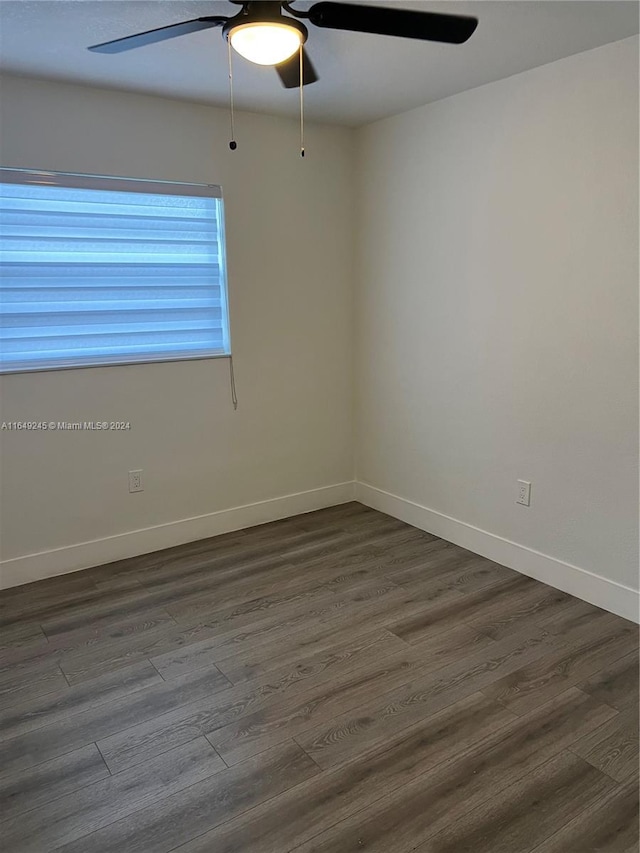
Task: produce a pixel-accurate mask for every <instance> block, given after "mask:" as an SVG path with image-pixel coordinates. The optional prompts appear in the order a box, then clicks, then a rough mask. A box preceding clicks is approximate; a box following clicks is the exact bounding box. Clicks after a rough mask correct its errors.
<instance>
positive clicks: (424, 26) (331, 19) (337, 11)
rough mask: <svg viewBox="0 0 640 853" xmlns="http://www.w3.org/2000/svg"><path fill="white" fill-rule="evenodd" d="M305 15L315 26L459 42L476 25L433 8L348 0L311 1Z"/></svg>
mask: <svg viewBox="0 0 640 853" xmlns="http://www.w3.org/2000/svg"><path fill="white" fill-rule="evenodd" d="M306 17H308V18H309V20H310V21H311V23H312V24H315V25H316V27H326V28H328V29H332V30H352V31H353V32H358V33H377V34H379V35H383V36H400V37H402V38H409V39H424V40H425V41H443V42H449V43H450V44H462V42H465V41H466V40H467V39H468V38H469V37H470V36H471V35H472V34H473V32H474V30H475V28H476V27H477V26H478V19H477V18H469V17H466V16H463V15H441V14H438V13H436V12H414V11H410V10H408V9H387V8H384V7H380V6H359V5H358V6H356V5H352V4H351V3H330V2H322V3H316V4H315V5H313V6H312V7H311V8H310V9H309V11H308V12H307V15H306Z"/></svg>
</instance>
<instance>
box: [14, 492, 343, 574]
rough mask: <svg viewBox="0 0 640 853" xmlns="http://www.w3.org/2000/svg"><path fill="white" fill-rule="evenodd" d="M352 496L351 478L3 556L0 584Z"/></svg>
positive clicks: (147, 550) (285, 515) (178, 542)
mask: <svg viewBox="0 0 640 853" xmlns="http://www.w3.org/2000/svg"><path fill="white" fill-rule="evenodd" d="M353 499H354V483H353V482H348V483H337V484H336V485H333V486H324V487H323V488H320V489H311V490H310V491H308V492H297V493H296V494H293V495H284V496H282V497H279V498H271V499H270V500H266V501H259V502H258V503H253V504H246V505H244V506H236V507H232V508H231V509H223V510H220V511H219V512H211V513H208V514H207V515H199V516H196V517H194V518H183V519H180V520H179V521H172V522H169V523H168V524H159V525H157V526H155V527H145V528H143V529H141V530H131V531H129V532H127V533H120V534H118V535H116V536H108V537H106V538H104V539H94V540H93V541H91V542H81V543H79V544H77V545H69V546H67V547H65V548H55V549H53V550H50V551H41V552H39V553H37V554H27V555H25V556H23V557H15V558H14V559H11V560H3V561H2V562H0V589H7V588H8V587H12V586H18V585H20V584H25V583H31V581H37V580H43V579H44V578H50V577H54V576H56V575H64V574H67V573H69V572H77V571H78V570H79V569H88V568H90V567H91V566H100V565H102V564H103V563H112V562H114V561H115V560H123V559H126V558H127V557H137V556H138V555H140V554H149V553H151V552H152V551H161V550H162V549H163V548H172V547H173V546H174V545H183V544H184V543H185V542H195V541H197V540H198V539H207V538H208V537H210V536H219V535H220V534H221V533H230V532H231V531H232V530H241V529H242V528H244V527H253V526H255V525H256V524H264V523H266V522H268V521H277V520H278V519H279V518H289V517H290V516H293V515H301V514H302V513H305V512H312V511H313V510H316V509H324V508H325V507H328V506H337V505H338V504H341V503H347V502H348V501H352V500H353Z"/></svg>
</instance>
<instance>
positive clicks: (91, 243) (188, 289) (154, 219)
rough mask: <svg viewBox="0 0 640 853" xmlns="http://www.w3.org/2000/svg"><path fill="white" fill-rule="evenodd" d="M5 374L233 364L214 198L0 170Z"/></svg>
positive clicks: (198, 192) (181, 188)
mask: <svg viewBox="0 0 640 853" xmlns="http://www.w3.org/2000/svg"><path fill="white" fill-rule="evenodd" d="M0 224H1V226H2V258H1V261H2V264H1V268H0V273H1V274H0V299H1V308H2V321H1V326H0V329H1V338H0V354H1V356H2V358H1V368H2V371H3V372H5V373H6V372H20V371H28V370H45V369H56V368H63V367H88V366H92V365H101V364H102V365H104V364H130V363H132V362H150V361H174V360H177V359H191V358H211V357H214V356H221V355H228V354H230V346H229V322H228V313H227V289H226V270H225V254H224V217H223V203H222V197H221V192H220V188H219V187H215V186H204V185H199V184H175V183H168V182H161V181H136V180H129V179H121V178H106V177H104V178H103V177H97V176H91V175H65V174H56V173H49V172H47V173H38V172H27V171H21V170H14V169H0Z"/></svg>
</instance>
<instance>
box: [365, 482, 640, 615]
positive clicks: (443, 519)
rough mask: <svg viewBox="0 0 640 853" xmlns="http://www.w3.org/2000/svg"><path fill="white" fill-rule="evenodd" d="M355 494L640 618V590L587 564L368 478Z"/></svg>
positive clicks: (438, 533)
mask: <svg viewBox="0 0 640 853" xmlns="http://www.w3.org/2000/svg"><path fill="white" fill-rule="evenodd" d="M355 499H356V500H357V501H360V503H363V504H365V505H366V506H369V507H372V508H373V509H377V510H380V512H384V513H386V514H387V515H392V516H393V517H394V518H398V519H400V520H401V521H406V522H407V524H412V525H413V526H414V527H418V528H420V530H426V531H427V532H428V533H433V534H434V535H435V536H439V537H441V538H442V539H446V540H447V541H448V542H453V543H454V544H455V545H460V546H461V547H462V548H467V549H468V550H469V551H473V552H474V553H475V554H480V555H481V556H483V557H487V558H488V559H490V560H493V561H494V562H495V563H500V564H501V565H503V566H507V567H508V568H510V569H514V570H515V571H517V572H521V573H522V574H524V575H528V576H529V577H531V578H535V579H536V580H539V581H542V582H543V583H546V584H548V585H549V586H552V587H555V588H556V589H561V590H562V591H563V592H568V593H569V594H570V595H575V596H576V598H581V599H583V601H588V602H589V603H590V604H595V605H596V606H597V607H602V608H603V609H604V610H608V611H610V612H611V613H616V614H617V615H618V616H623V617H624V618H625V619H630V620H631V621H632V622H640V618H639V611H640V592H638V590H636V589H632V588H631V587H628V586H624V585H623V584H619V583H616V582H615V581H612V580H608V579H607V578H603V577H601V576H600V575H596V574H594V573H593V572H589V571H587V570H586V569H581V568H579V567H578V566H573V565H571V563H565V562H564V561H562V560H558V559H556V558H555V557H550V556H549V555H548V554H542V553H540V551H534V550H533V549H532V548H527V547H526V546H525V545H518V544H517V543H516V542H511V541H510V540H509V539H503V538H502V536H496V535H495V534H494V533H489V532H488V531H486V530H481V529H480V528H479V527H474V526H473V525H471V524H467V523H466V522H464V521H459V520H458V519H457V518H451V517H450V516H448V515H443V514H442V513H440V512H436V511H435V510H433V509H429V508H428V507H426V506H421V505H420V504H417V503H414V502H413V501H409V500H406V499H405V498H401V497H398V496H397V495H393V494H391V493H390V492H385V491H383V490H382V489H378V488H376V487H375V486H371V485H369V484H368V483H361V482H356V486H355Z"/></svg>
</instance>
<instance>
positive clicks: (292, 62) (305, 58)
mask: <svg viewBox="0 0 640 853" xmlns="http://www.w3.org/2000/svg"><path fill="white" fill-rule="evenodd" d="M275 69H276V71H277V72H278V75H279V76H280V80H281V82H282V85H283V86H284V87H285V89H297V88H298V86H299V85H300V56H299V54H298V53H294V54H293V56H292V57H291V58H290V59H285V61H284V62H281V63H280V65H276V66H275ZM317 79H318V75H317V74H316V70H315V68H314V67H313V63H312V62H311V60H310V59H309V55H308V53H307V51H306V50H305V49H304V48H302V83H303V85H304V86H308V85H309V84H310V83H315V82H316V80H317Z"/></svg>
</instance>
